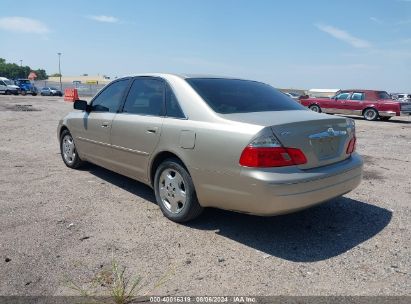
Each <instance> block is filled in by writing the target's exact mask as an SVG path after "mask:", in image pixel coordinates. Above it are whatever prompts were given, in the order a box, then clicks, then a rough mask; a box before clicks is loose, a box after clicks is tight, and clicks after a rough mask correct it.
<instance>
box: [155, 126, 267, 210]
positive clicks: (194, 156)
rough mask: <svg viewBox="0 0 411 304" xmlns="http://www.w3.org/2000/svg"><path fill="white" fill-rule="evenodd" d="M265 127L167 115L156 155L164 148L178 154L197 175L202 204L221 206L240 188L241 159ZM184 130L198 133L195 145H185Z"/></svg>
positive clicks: (195, 178)
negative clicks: (194, 119)
mask: <svg viewBox="0 0 411 304" xmlns="http://www.w3.org/2000/svg"><path fill="white" fill-rule="evenodd" d="M262 128H263V127H262V126H256V125H251V124H244V123H235V124H230V123H218V122H199V121H192V120H182V119H172V118H165V119H164V124H163V128H162V134H161V139H160V143H159V145H158V146H157V148H156V151H155V153H153V157H152V159H153V158H154V157H155V155H157V154H158V153H161V152H162V151H168V152H172V153H174V154H176V155H177V156H178V157H179V158H180V159H181V160H182V161H183V163H184V164H185V165H186V167H187V168H188V171H189V173H190V175H191V177H192V179H193V182H194V185H195V188H196V192H197V197H198V199H199V202H200V204H201V205H202V206H217V204H218V205H219V206H220V205H221V204H224V197H227V200H228V199H229V198H228V196H229V195H230V194H231V193H233V192H235V193H239V192H241V189H239V187H238V185H239V179H240V171H241V167H240V165H239V159H240V156H241V153H242V151H243V149H244V148H245V146H247V144H248V143H249V142H250V141H251V139H252V138H253V136H254V135H255V134H256V133H258V132H259V131H260V130H261V129H262ZM182 131H191V132H194V133H195V145H194V148H192V149H190V148H182V147H181V140H180V138H181V134H182Z"/></svg>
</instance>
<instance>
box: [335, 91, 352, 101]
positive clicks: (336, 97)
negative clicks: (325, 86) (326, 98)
mask: <svg viewBox="0 0 411 304" xmlns="http://www.w3.org/2000/svg"><path fill="white" fill-rule="evenodd" d="M348 97H350V93H340V94H338V95H337V96H335V99H337V100H346V99H348Z"/></svg>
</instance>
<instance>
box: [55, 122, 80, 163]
mask: <svg viewBox="0 0 411 304" xmlns="http://www.w3.org/2000/svg"><path fill="white" fill-rule="evenodd" d="M60 153H61V157H62V158H63V161H64V164H65V165H66V166H67V167H69V168H72V169H76V168H78V167H80V166H81V165H82V163H83V162H82V160H81V159H80V157H79V156H78V153H77V150H76V146H75V144H74V140H73V137H72V136H71V134H70V132H69V130H64V131H63V132H62V133H61V136H60Z"/></svg>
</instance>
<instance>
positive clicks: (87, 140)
mask: <svg viewBox="0 0 411 304" xmlns="http://www.w3.org/2000/svg"><path fill="white" fill-rule="evenodd" d="M76 139H79V140H82V141H86V142H90V143H93V144H97V145H100V146H105V147H110V146H111V145H110V144H108V143H103V142H101V141H96V140H92V139H88V138H84V137H80V136H78V137H76Z"/></svg>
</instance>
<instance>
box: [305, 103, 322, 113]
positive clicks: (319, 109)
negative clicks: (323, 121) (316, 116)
mask: <svg viewBox="0 0 411 304" xmlns="http://www.w3.org/2000/svg"><path fill="white" fill-rule="evenodd" d="M308 108H309V109H310V110H311V111H314V112H317V113H321V108H320V106H318V105H311V106H309V107H308Z"/></svg>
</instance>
